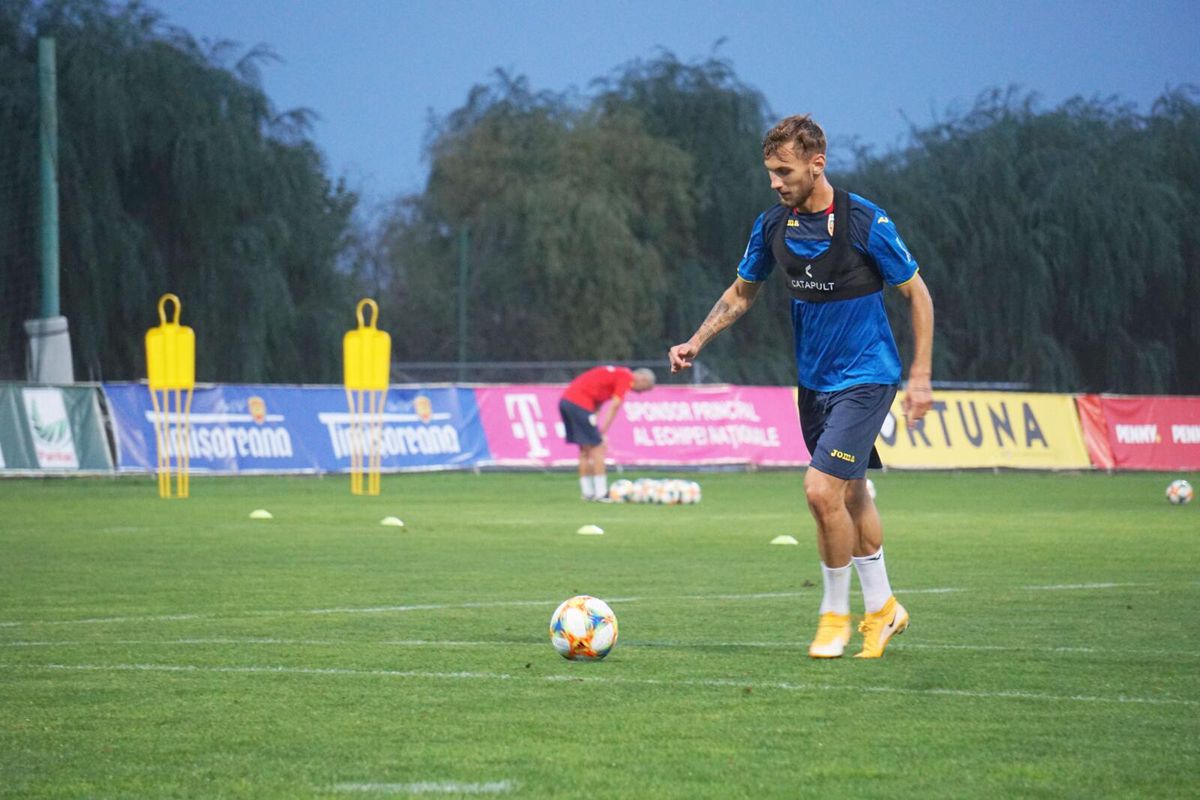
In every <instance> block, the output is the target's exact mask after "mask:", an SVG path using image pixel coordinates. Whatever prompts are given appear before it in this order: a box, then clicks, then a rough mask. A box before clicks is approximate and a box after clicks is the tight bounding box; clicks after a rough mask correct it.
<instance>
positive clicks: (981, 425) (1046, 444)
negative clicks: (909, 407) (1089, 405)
mask: <svg viewBox="0 0 1200 800" xmlns="http://www.w3.org/2000/svg"><path fill="white" fill-rule="evenodd" d="M933 400H934V403H933V408H932V409H931V410H930V411H929V413H928V414H927V415H926V416H925V418H924V419H922V420H921V421H920V422H919V423H917V424H916V425H915V426H914V427H912V428H909V427H908V424H907V420H906V419H905V417H904V411H903V408H904V405H903V403H904V393H903V392H899V393H897V395H896V400H895V402H894V403H893V404H892V410H891V412H890V413H889V414H888V417H887V419H886V420H884V424H883V430H882V431H881V432H880V434H879V439H878V440H877V442H876V447H877V448H878V450H879V455H880V457H881V458H882V459H883V463H884V465H885V466H888V467H899V468H917V469H921V468H964V469H971V468H979V467H1006V468H1022V469H1087V468H1088V467H1090V466H1091V462H1090V461H1089V460H1088V454H1087V450H1086V448H1085V447H1084V445H1083V437H1082V435H1081V433H1080V428H1079V417H1078V415H1077V413H1076V411H1075V403H1074V400H1073V398H1072V396H1071V395H1067V394H1038V393H1030V392H949V391H947V392H943V391H935V392H934V393H933Z"/></svg>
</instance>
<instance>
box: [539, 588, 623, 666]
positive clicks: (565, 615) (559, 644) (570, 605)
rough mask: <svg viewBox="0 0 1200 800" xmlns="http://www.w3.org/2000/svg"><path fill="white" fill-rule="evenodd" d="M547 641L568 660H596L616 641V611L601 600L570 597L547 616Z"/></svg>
mask: <svg viewBox="0 0 1200 800" xmlns="http://www.w3.org/2000/svg"><path fill="white" fill-rule="evenodd" d="M550 643H551V644H552V645H554V649H555V650H557V651H558V654H559V655H560V656H562V657H563V658H566V659H569V660H571V661H599V660H600V659H602V658H604V657H605V656H606V655H608V654H609V651H611V650H612V649H613V645H615V644H616V643H617V615H616V614H614V613H613V610H612V609H611V608H609V607H608V603H605V602H604V601H603V600H599V599H597V598H595V597H589V596H588V595H586V594H581V595H578V596H577V597H572V598H571V599H570V600H565V601H563V604H562V605H560V606H559V607H558V608H557V609H555V611H554V616H552V617H550Z"/></svg>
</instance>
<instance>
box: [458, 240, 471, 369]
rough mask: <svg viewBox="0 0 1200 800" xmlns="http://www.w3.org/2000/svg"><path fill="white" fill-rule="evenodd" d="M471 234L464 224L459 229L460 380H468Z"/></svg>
mask: <svg viewBox="0 0 1200 800" xmlns="http://www.w3.org/2000/svg"><path fill="white" fill-rule="evenodd" d="M469 246H470V234H469V233H468V230H467V226H466V225H464V226H462V227H461V228H459V231H458V382H459V383H462V382H463V381H465V380H466V374H467V373H466V366H465V365H466V361H467V249H468V248H469Z"/></svg>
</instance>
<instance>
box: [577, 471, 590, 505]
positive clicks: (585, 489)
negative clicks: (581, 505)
mask: <svg viewBox="0 0 1200 800" xmlns="http://www.w3.org/2000/svg"><path fill="white" fill-rule="evenodd" d="M579 493H580V494H582V495H583V496H584V497H586V498H587V499H588V500H591V499H592V476H591V475H580V476H579Z"/></svg>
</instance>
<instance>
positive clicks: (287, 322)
mask: <svg viewBox="0 0 1200 800" xmlns="http://www.w3.org/2000/svg"><path fill="white" fill-rule="evenodd" d="M38 36H53V37H54V38H55V40H56V44H57V51H58V108H59V163H58V176H59V197H60V219H61V222H60V226H61V243H60V249H61V262H62V278H61V305H62V310H63V314H64V315H65V316H66V317H67V318H68V320H69V323H70V326H71V338H72V346H73V350H74V352H75V358H76V362H77V363H76V370H75V374H76V376H80V377H85V378H91V379H132V378H137V377H140V376H143V375H145V361H144V356H143V353H142V334H143V333H144V332H145V331H146V329H147V328H149V327H151V326H153V325H157V324H158V319H157V316H156V313H155V307H156V302H157V299H158V297H159V296H160V295H161V294H163V293H164V292H167V291H171V292H175V293H176V294H178V295H179V296H180V297H181V298H182V299H183V303H184V307H183V318H182V321H183V322H184V323H185V324H189V325H191V326H192V327H194V328H195V329H196V331H197V336H198V337H199V340H200V341H199V343H198V353H197V373H198V375H199V376H200V377H201V378H202V379H207V380H265V381H297V380H321V379H326V380H328V379H333V378H335V377H336V376H337V374H338V373H337V367H336V365H337V362H338V359H340V357H341V354H340V341H341V338H340V337H341V334H342V332H343V331H344V329H345V328H346V327H347V325H346V317H347V314H346V312H345V308H346V307H347V305H349V304H352V303H353V298H354V289H353V286H352V284H351V281H350V280H349V278H348V277H347V276H346V275H344V274H342V273H341V272H339V270H338V269H337V268H336V264H337V260H338V257H339V254H340V253H341V251H342V248H343V242H344V240H345V239H346V237H347V234H348V231H349V227H350V219H351V215H352V212H353V209H354V205H355V197H354V195H353V194H351V193H350V192H348V191H347V190H346V189H345V188H344V187H342V186H341V185H338V184H334V183H333V182H331V181H330V180H329V178H327V177H326V169H325V167H324V164H323V163H322V158H321V155H320V153H319V152H318V150H317V149H316V147H315V146H314V145H313V143H312V142H311V140H310V139H309V138H308V123H309V119H308V115H307V114H306V113H305V112H303V111H297V112H289V113H279V112H277V111H276V110H275V109H274V108H273V107H272V105H271V103H270V101H269V100H268V98H267V97H266V95H265V94H264V93H263V91H262V90H261V88H260V85H259V81H258V70H259V68H260V67H261V65H262V64H263V63H264V62H265V61H269V60H270V58H271V54H270V53H269V52H268V51H266V50H263V49H261V48H259V49H254V50H251V51H250V52H248V53H244V54H241V55H239V54H237V53H236V52H234V51H233V50H232V49H231V48H229V47H228V46H224V45H217V46H216V47H213V48H212V49H211V50H205V49H202V48H201V47H200V46H199V45H198V44H197V43H196V41H195V40H194V39H193V38H192V37H191V36H190V35H188V34H187V33H186V32H185V31H182V30H179V29H175V28H167V27H165V26H164V25H163V24H162V21H161V18H160V17H159V15H158V14H157V13H156V12H154V11H152V10H150V9H147V8H145V7H143V6H141V5H138V4H134V5H130V6H126V7H120V8H115V9H114V8H113V7H111V6H110V4H108V3H106V2H104V0H55V2H45V3H38V2H33V1H32V0H6V2H4V3H3V4H0V142H2V143H3V145H2V146H0V178H2V188H0V284H2V285H3V286H4V287H5V288H4V303H3V308H4V315H3V322H2V324H0V375H6V376H8V377H10V378H12V377H23V374H24V358H25V353H24V350H25V340H26V337H25V334H24V331H23V330H22V321H23V320H25V319H28V318H30V317H34V316H37V311H38V304H37V296H38V295H37V280H36V276H37V275H38V270H39V250H38V246H37V242H38V218H37V214H38V208H39V206H38V179H37V176H38V169H39V161H38V135H37V124H38V112H37V100H38V97H37V95H38V78H37V38H38ZM350 307H351V308H352V307H353V306H352V305H350Z"/></svg>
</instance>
